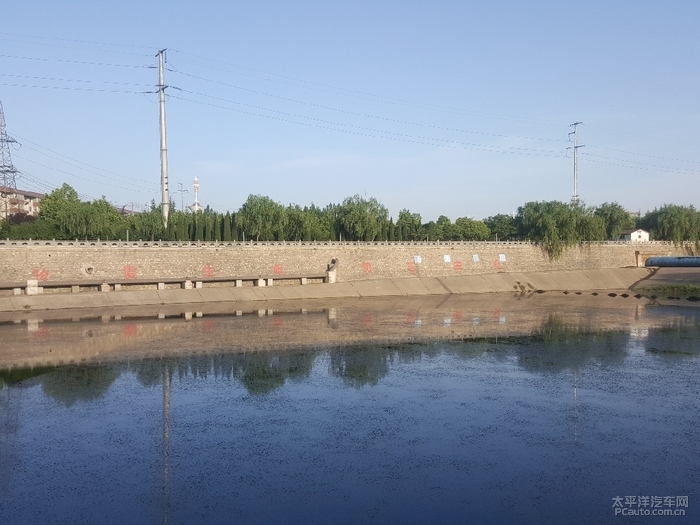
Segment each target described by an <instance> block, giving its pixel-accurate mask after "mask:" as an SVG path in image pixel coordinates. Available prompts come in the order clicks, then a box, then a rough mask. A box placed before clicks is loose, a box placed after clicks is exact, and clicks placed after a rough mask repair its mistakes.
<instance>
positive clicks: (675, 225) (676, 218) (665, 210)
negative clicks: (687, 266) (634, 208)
mask: <svg viewBox="0 0 700 525" xmlns="http://www.w3.org/2000/svg"><path fill="white" fill-rule="evenodd" d="M640 225H641V227H642V228H644V229H646V230H649V231H650V232H651V233H652V235H653V237H654V239H657V240H662V241H673V242H676V243H678V242H683V241H695V242H697V241H698V240H700V213H698V211H697V210H696V209H695V208H694V207H693V206H678V205H675V204H664V205H663V206H662V207H661V208H658V209H654V210H653V211H651V212H649V213H647V214H646V215H644V217H643V218H642V220H641V221H640Z"/></svg>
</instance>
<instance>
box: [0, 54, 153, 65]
mask: <svg viewBox="0 0 700 525" xmlns="http://www.w3.org/2000/svg"><path fill="white" fill-rule="evenodd" d="M0 58H11V59H14V60H35V61H39V62H62V63H64V64H81V65H85V66H108V67H127V68H135V69H143V68H146V69H153V66H145V65H143V64H141V65H135V64H113V63H110V62H91V61H87V60H65V59H62V58H42V57H25V56H20V55H1V54H0Z"/></svg>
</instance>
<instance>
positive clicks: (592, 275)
mask: <svg viewBox="0 0 700 525" xmlns="http://www.w3.org/2000/svg"><path fill="white" fill-rule="evenodd" d="M649 274H650V270H649V269H646V268H598V269H588V270H560V271H546V272H522V273H519V272H511V273H505V272H504V273H492V274H480V275H460V276H447V277H409V278H388V279H376V280H361V281H346V282H339V283H334V284H310V285H306V286H300V285H295V286H272V287H238V288H237V287H212V288H201V289H191V290H176V289H166V290H139V291H120V292H83V293H77V294H63V293H60V294H59V293H56V294H48V293H47V294H42V295H36V296H26V295H21V296H12V297H1V298H0V312H13V311H14V312H22V311H24V312H31V311H44V310H63V309H81V308H114V307H124V306H144V305H168V304H190V305H196V304H206V303H214V302H250V301H271V300H299V299H333V298H361V297H397V296H426V295H449V294H477V293H499V292H510V293H518V294H530V293H535V292H538V291H567V290H568V291H572V292H576V291H595V290H600V291H604V290H606V291H613V290H618V291H620V290H627V289H629V288H630V287H631V286H632V285H634V284H635V283H637V282H638V281H640V280H642V279H644V278H645V277H648V276H649Z"/></svg>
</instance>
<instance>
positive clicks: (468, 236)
mask: <svg viewBox="0 0 700 525" xmlns="http://www.w3.org/2000/svg"><path fill="white" fill-rule="evenodd" d="M454 231H455V235H456V237H457V238H458V240H463V241H485V240H487V239H488V238H489V237H490V236H491V231H490V230H489V227H488V226H486V224H484V223H483V222H482V221H476V220H474V219H470V218H468V217H460V218H459V219H457V220H456V221H455V224H454Z"/></svg>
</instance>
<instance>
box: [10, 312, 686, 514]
mask: <svg viewBox="0 0 700 525" xmlns="http://www.w3.org/2000/svg"><path fill="white" fill-rule="evenodd" d="M498 314H499V315H498V316H496V315H493V314H492V315H491V317H490V318H487V316H485V315H484V314H480V317H481V319H482V320H484V324H485V323H486V320H487V319H489V320H491V323H492V325H491V327H492V328H493V327H498V326H500V319H501V317H502V316H503V314H502V312H498ZM628 314H630V315H629V319H631V321H630V323H631V324H628V325H623V326H620V327H618V328H616V327H615V326H606V327H605V329H601V328H600V325H599V324H598V323H597V322H596V320H595V318H591V317H590V316H585V315H580V316H573V317H572V316H567V315H562V314H560V313H555V312H547V313H546V315H540V316H539V323H538V324H536V325H534V326H533V325H530V326H529V328H530V331H529V332H528V333H527V334H525V333H521V332H520V331H518V330H516V331H514V332H515V333H513V332H508V331H492V332H487V335H486V336H483V337H476V336H475V334H474V333H464V334H460V338H459V339H444V340H439V339H435V340H432V341H427V342H426V341H422V340H416V341H410V340H408V341H406V340H404V341H400V342H389V343H384V342H378V343H374V344H369V345H367V344H359V345H357V344H347V345H338V344H335V345H334V344H332V342H327V343H326V344H318V345H315V346H310V347H309V346H307V347H303V348H291V349H290V348H287V349H275V348H272V349H267V350H258V351H240V350H239V349H238V347H236V346H233V347H227V343H230V339H224V340H221V341H219V343H220V346H219V347H218V348H216V352H212V353H199V354H198V353H190V354H187V353H185V352H184V351H182V352H178V353H176V354H174V353H167V352H163V353H162V355H160V356H159V357H148V358H139V359H133V360H132V359H129V360H121V361H119V360H108V361H107V362H105V363H88V364H85V365H67V366H58V367H49V368H43V369H38V368H35V369H12V370H11V371H3V372H0V381H1V383H0V384H1V385H2V386H3V388H2V389H0V411H1V412H0V417H1V418H2V419H0V424H1V425H2V428H1V432H0V438H2V442H0V504H2V508H0V518H3V517H4V518H8V516H7V515H6V514H4V513H7V512H15V514H13V516H20V515H21V516H22V517H23V519H21V520H18V521H20V522H22V521H24V522H28V523H29V522H32V520H34V521H37V519H39V518H42V517H43V520H44V521H49V522H50V521H57V522H59V521H66V522H67V521H76V520H77V521H79V519H80V517H86V516H87V518H86V519H89V520H90V521H92V522H101V521H105V522H110V521H112V522H114V521H116V520H115V518H114V517H115V516H119V518H120V521H127V522H134V523H153V522H156V521H162V522H163V523H170V522H174V523H194V522H201V521H209V522H231V521H237V522H241V523H268V522H306V523H314V522H319V523H321V522H328V521H334V522H341V523H358V522H374V523H382V522H390V521H396V522H422V523H429V522H444V523H463V522H465V521H473V522H478V523H489V522H490V523H513V522H518V523H542V522H546V521H550V522H559V523H593V522H607V521H610V520H609V514H607V511H608V510H609V509H608V507H609V501H608V500H609V498H612V497H614V496H616V495H617V494H618V493H620V494H627V493H630V494H631V493H637V491H641V492H644V493H649V494H656V493H657V492H658V491H672V492H673V493H674V494H675V493H676V492H678V493H687V492H691V493H692V494H694V493H693V492H692V490H693V487H694V486H696V485H697V472H698V469H697V467H698V464H697V456H696V454H695V444H696V442H697V439H700V435H698V428H697V425H696V421H695V419H696V417H695V414H697V410H698V408H699V407H698V405H697V403H698V402H697V401H696V399H695V396H694V395H693V392H694V391H695V390H696V389H695V390H693V388H694V387H693V386H692V385H697V380H698V372H697V370H698V366H697V357H698V355H699V353H698V344H697V343H698V342H699V341H700V323H699V322H698V317H697V316H696V315H695V314H694V313H682V312H678V311H673V312H661V314H662V315H661V316H660V317H659V318H654V319H649V318H645V317H644V315H639V316H637V317H636V318H635V317H634V315H632V314H631V313H630V312H628ZM319 317H320V320H319V319H315V320H313V321H312V324H313V323H317V322H319V321H321V322H322V323H327V322H328V319H327V318H326V317H324V316H319ZM370 317H371V320H372V322H373V323H383V322H386V321H387V317H382V316H381V315H379V314H376V313H374V314H373V315H372V316H370ZM514 317H515V318H516V319H517V315H514V314H512V313H511V314H509V315H508V319H509V322H510V319H512V318H514ZM400 318H401V323H402V325H406V326H408V327H409V329H410V330H415V319H411V318H410V317H409V316H408V315H406V314H405V312H401V314H400ZM420 318H421V319H422V320H423V323H422V326H421V330H426V329H430V327H431V326H433V325H437V326H438V327H439V328H444V318H445V317H444V314H443V313H441V312H440V313H439V316H438V315H434V316H433V315H431V314H430V312H426V311H423V312H420ZM450 318H451V319H452V321H451V323H450V327H449V328H450V329H452V328H453V327H454V326H455V324H457V322H456V321H455V320H456V319H457V320H459V316H455V315H452V316H451V317H450ZM462 318H463V319H464V320H465V323H464V324H466V325H469V326H472V318H473V316H472V315H463V316H462ZM251 319H253V320H254V321H255V322H254V323H250V325H248V324H241V325H234V326H239V328H241V327H245V326H257V327H260V326H262V327H264V328H268V329H270V330H274V329H275V328H274V324H272V323H269V325H266V324H265V322H266V321H269V320H270V319H269V318H268V316H267V315H265V316H260V317H257V316H256V317H255V318H252V317H251ZM290 319H292V318H291V317H286V318H284V322H285V324H291V320H290ZM358 319H359V322H360V323H362V322H364V321H363V319H364V320H366V319H367V318H366V317H364V316H362V317H358ZM389 319H393V318H389ZM205 320H206V319H205ZM273 320H274V319H273ZM217 322H222V323H224V322H225V320H223V319H220V320H217ZM332 322H333V323H335V324H336V328H335V329H334V330H342V329H343V328H342V327H343V323H344V322H347V321H344V312H343V311H342V310H340V309H339V310H338V311H337V313H336V314H335V317H334V319H332ZM392 322H393V321H392ZM104 326H105V327H106V328H110V327H111V326H115V323H108V324H106V325H104ZM157 326H158V328H162V327H163V326H170V328H172V327H173V326H176V327H178V326H179V325H162V324H160V325H157ZM187 326H190V327H197V326H198V325H196V324H194V323H193V324H189V325H187ZM305 326H308V325H305ZM480 326H482V325H480ZM199 328H202V330H200V331H197V332H196V333H197V334H198V336H199V335H202V334H204V333H207V334H211V333H212V332H213V331H215V330H214V329H213V328H212V327H211V326H210V327H209V328H208V330H210V331H208V332H204V327H203V326H201V325H200V326H199ZM146 329H147V326H146V327H144V326H141V325H140V326H139V327H138V330H142V331H145V330H146ZM138 330H137V332H138ZM89 331H90V332H91V333H92V334H93V337H91V338H90V339H91V340H93V341H94V340H95V339H99V337H100V336H101V334H100V325H97V326H95V327H92V328H90V329H89ZM159 333H160V335H161V336H162V335H163V332H159ZM408 333H410V332H408ZM178 334H180V335H181V334H182V332H178ZM86 337H89V336H86ZM165 340H166V342H167V343H172V341H173V339H172V338H166V339H165ZM193 340H194V338H190V339H187V341H188V342H191V341H193ZM122 341H123V339H122ZM207 341H208V342H209V343H211V341H212V339H207ZM634 345H637V346H639V347H640V348H642V349H643V352H642V353H641V354H633V353H631V352H630V348H631V347H632V346H634ZM139 355H140V354H139ZM658 362H661V364H660V365H659V364H658ZM688 365H689V366H688ZM47 400H48V401H47ZM86 480H87V481H86ZM65 487H68V488H67V489H66V488H65ZM658 487H661V488H658ZM645 491H646V492H645ZM44 495H46V496H44ZM57 495H58V496H57ZM105 495H108V496H109V497H105ZM659 495H665V493H664V494H660V493H659ZM42 498H45V499H42ZM125 502H128V504H126V503H125ZM533 502H536V503H533ZM4 509H9V510H8V511H6V510H4ZM101 509H103V510H101ZM110 516H111V518H110ZM691 517H692V516H691ZM336 518H337V519H336ZM606 518H607V519H606ZM39 521H41V519H39ZM649 523H654V521H653V520H652V519H650V520H649Z"/></svg>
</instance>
